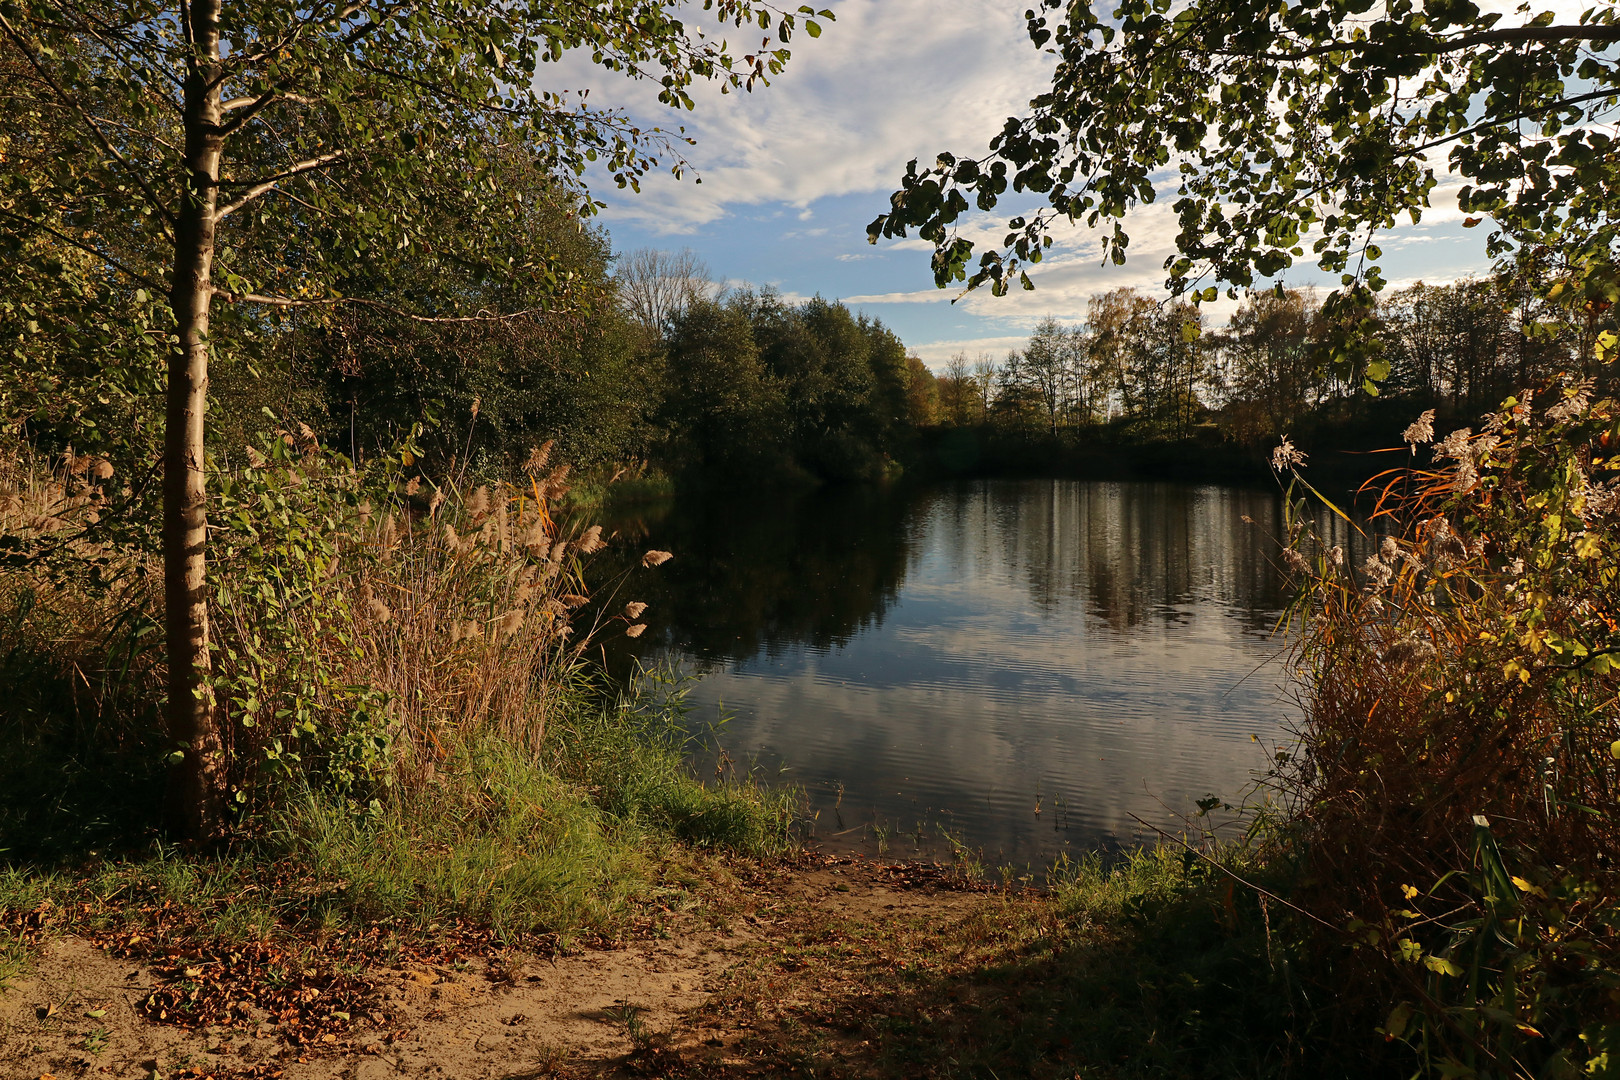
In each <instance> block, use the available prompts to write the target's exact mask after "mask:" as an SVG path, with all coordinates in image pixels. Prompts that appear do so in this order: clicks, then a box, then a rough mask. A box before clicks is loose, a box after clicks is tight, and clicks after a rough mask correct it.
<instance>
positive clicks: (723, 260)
mask: <svg viewBox="0 0 1620 1080" xmlns="http://www.w3.org/2000/svg"><path fill="white" fill-rule="evenodd" d="M827 6H828V7H830V8H831V10H832V11H833V12H834V13H835V14H836V16H837V18H836V20H835V21H833V22H831V23H827V24H825V25H824V29H823V33H822V35H821V37H820V38H819V39H817V40H812V39H811V38H809V37H808V36H806V35H804V34H803V33H801V34H799V35H798V36H797V37H796V38H795V40H794V42H793V45H792V51H793V57H792V60H791V61H790V63H789V64H788V67H787V69H786V71H785V72H784V73H783V74H782V75H780V76H779V77H776V78H774V79H773V80H772V83H771V85H770V86H769V87H768V88H765V89H761V90H756V91H755V92H754V93H752V94H735V93H733V94H728V95H723V96H722V95H721V94H720V93H719V92H718V91H717V90H716V89H713V88H700V89H699V90H698V91H697V92H695V93H694V95H693V96H694V97H695V98H696V100H697V107H696V108H695V109H694V110H693V111H691V112H682V113H679V114H676V113H674V112H673V111H672V110H670V109H667V108H664V107H662V106H659V105H658V104H657V102H656V100H655V98H654V90H653V89H648V88H646V87H638V86H636V85H635V84H632V83H629V82H620V83H618V84H617V85H614V84H612V83H609V82H604V79H611V78H612V77H611V76H604V74H603V73H602V72H601V71H599V70H597V69H592V68H590V67H589V66H588V65H585V64H570V63H569V62H568V61H566V60H565V63H564V65H563V67H562V68H561V69H560V70H559V71H558V72H557V73H558V74H559V75H560V76H562V78H563V80H564V85H565V86H566V85H567V79H569V78H570V77H572V78H574V79H576V80H577V81H578V84H579V86H595V87H597V88H598V91H597V93H593V95H592V99H593V102H594V103H597V104H613V105H617V106H621V107H623V108H625V109H626V110H627V111H628V112H629V113H630V114H631V115H632V116H633V117H634V118H636V119H637V120H639V121H642V122H644V123H649V124H658V125H660V126H663V127H666V128H671V127H673V126H675V125H682V126H684V128H685V133H686V134H687V135H688V136H690V137H692V138H693V139H695V140H696V145H695V146H691V147H687V148H685V157H686V160H687V161H688V162H689V163H690V165H691V166H692V170H691V171H689V172H687V173H686V177H685V179H681V180H677V179H675V178H674V177H672V176H670V175H668V174H667V173H660V174H657V175H654V176H651V177H649V178H647V179H646V180H644V181H643V183H642V190H641V192H640V193H639V194H636V193H632V192H629V191H620V190H618V189H616V188H614V187H613V185H612V183H611V182H607V183H605V184H604V183H601V182H597V183H596V184H595V187H594V190H593V193H594V194H595V196H596V197H597V198H599V199H601V200H602V201H604V202H606V203H607V204H608V205H607V207H606V209H605V210H604V211H602V213H601V216H600V218H599V220H600V222H601V223H602V224H604V225H605V226H606V227H607V228H608V230H609V232H610V233H611V236H612V241H613V247H614V249H615V250H616V251H621V252H624V251H631V250H634V249H636V248H642V247H652V248H662V249H666V250H679V249H682V248H690V249H692V250H693V251H694V252H696V253H697V254H698V255H699V256H700V257H701V258H702V259H703V261H704V262H705V263H706V264H707V265H708V267H709V270H710V272H711V274H712V275H713V276H714V277H715V279H716V280H720V281H725V282H728V283H731V284H739V285H740V284H745V283H746V284H752V285H771V286H774V287H775V288H776V289H778V290H779V291H781V292H782V293H783V294H784V295H786V296H788V297H790V298H808V297H811V296H815V295H820V296H823V297H825V298H828V299H837V300H841V301H843V302H844V303H846V304H848V305H849V306H850V307H851V308H853V309H856V310H858V311H863V312H866V313H868V314H870V315H874V316H876V317H878V318H880V319H882V320H883V322H884V323H885V324H887V325H888V326H889V327H890V328H891V329H893V330H894V331H895V332H896V333H897V334H899V336H900V338H901V339H902V340H903V341H904V342H905V343H906V345H907V346H908V347H909V348H910V349H911V350H912V351H913V352H915V353H916V354H917V355H919V356H921V357H922V358H923V360H924V361H926V362H927V363H928V364H929V366H930V367H933V368H935V369H936V370H938V369H939V368H940V367H942V366H943V364H944V363H945V361H946V360H947V359H948V358H949V357H950V356H951V355H953V354H954V353H957V352H964V353H966V354H967V356H968V357H969V359H970V360H971V359H974V358H976V357H977V355H978V354H979V353H981V352H983V353H989V354H990V355H992V356H993V357H995V358H996V359H998V360H999V359H1001V358H1002V357H1004V356H1005V354H1006V352H1007V350H1008V349H1011V348H1018V347H1020V346H1021V345H1022V344H1023V342H1024V340H1025V339H1026V338H1027V336H1028V334H1029V331H1030V329H1031V328H1032V327H1033V326H1034V324H1035V323H1036V322H1037V321H1039V320H1040V319H1041V318H1042V317H1043V316H1047V315H1052V316H1055V317H1057V318H1059V319H1060V320H1063V321H1078V320H1079V319H1081V318H1082V317H1083V316H1084V313H1085V307H1086V300H1087V298H1088V297H1090V296H1092V295H1094V294H1096V293H1099V292H1103V291H1106V290H1108V289H1112V288H1117V287H1120V286H1124V285H1130V286H1136V287H1138V288H1141V289H1144V290H1146V291H1149V292H1151V293H1154V294H1155V295H1164V290H1163V282H1164V277H1165V273H1164V269H1163V266H1164V260H1165V256H1166V255H1168V254H1169V253H1170V252H1171V251H1172V250H1173V246H1174V243H1173V242H1174V236H1175V232H1176V229H1175V218H1174V215H1173V213H1172V212H1171V210H1170V206H1169V204H1170V202H1171V201H1172V200H1171V199H1169V198H1161V199H1160V200H1159V201H1157V202H1156V203H1154V204H1152V205H1150V206H1146V207H1142V208H1140V209H1138V210H1136V211H1135V212H1133V213H1132V214H1131V216H1130V217H1129V218H1128V219H1127V222H1126V227H1127V231H1128V232H1129V233H1130V234H1131V246H1130V258H1129V261H1128V262H1127V263H1126V264H1125V265H1124V266H1122V267H1116V266H1112V265H1105V264H1104V262H1103V260H1102V257H1101V248H1100V245H1099V244H1098V241H1097V238H1096V237H1095V236H1093V235H1091V234H1089V233H1087V232H1085V231H1084V230H1083V229H1080V228H1075V229H1073V230H1072V231H1069V232H1066V233H1061V234H1058V235H1057V239H1056V243H1055V245H1054V247H1053V249H1052V251H1051V252H1050V253H1049V254H1048V256H1047V258H1046V260H1045V261H1044V262H1043V263H1042V264H1041V265H1040V266H1037V267H1034V268H1032V269H1031V273H1030V276H1031V278H1033V280H1034V282H1035V286H1036V288H1035V291H1033V292H1024V291H1021V290H1014V291H1013V292H1011V293H1010V294H1009V295H1007V296H1004V297H994V296H991V295H990V292H989V290H988V289H981V290H977V291H975V292H974V293H971V294H969V295H967V296H965V297H962V298H961V299H959V300H957V301H956V302H955V303H953V302H952V300H953V298H956V297H957V296H958V293H959V290H956V289H947V290H941V289H937V288H935V287H934V280H933V273H932V271H931V270H930V268H929V252H930V251H931V246H930V245H929V244H927V243H925V242H922V241H919V240H917V239H916V238H915V237H913V238H911V239H909V240H904V241H892V240H891V241H880V242H879V244H878V245H876V246H873V245H870V244H868V243H867V239H866V226H867V224H868V223H869V222H870V221H871V220H872V219H873V218H874V217H876V216H877V215H878V214H880V213H882V212H883V211H884V210H885V209H886V208H887V206H888V197H889V194H890V193H891V192H892V191H894V190H895V189H896V188H897V187H898V186H899V181H900V178H901V176H902V175H903V174H904V172H905V168H906V163H907V162H908V161H909V160H911V159H912V158H919V159H921V160H922V161H924V162H930V161H932V160H933V159H934V157H935V156H936V155H937V154H938V153H939V152H940V151H942V150H950V151H952V152H954V153H971V154H972V155H973V156H980V155H982V154H983V152H984V150H985V148H986V146H987V144H988V142H989V139H990V138H991V137H992V136H993V135H994V134H995V132H996V131H998V130H999V129H1000V127H1001V125H1002V123H1003V122H1004V121H1005V119H1006V118H1007V117H1008V116H1012V115H1017V114H1020V113H1022V112H1023V111H1024V106H1025V105H1026V103H1027V102H1028V100H1029V99H1030V98H1031V97H1033V96H1035V95H1036V94H1038V93H1040V92H1041V90H1042V89H1043V87H1044V86H1045V85H1046V83H1047V80H1048V79H1049V76H1050V72H1051V60H1050V59H1049V58H1048V57H1047V56H1045V55H1044V54H1042V53H1041V52H1039V51H1037V50H1036V49H1035V48H1034V47H1033V46H1031V45H1030V43H1029V40H1028V38H1027V37H1026V36H1025V31H1024V20H1023V12H1024V6H1025V5H1024V4H1022V3H1010V2H1008V0H830V2H828V3H827ZM694 15H695V16H696V13H694ZM568 88H570V89H574V88H578V87H574V86H569V87H568ZM603 92H605V94H604V93H603ZM599 94H600V95H602V96H604V97H605V98H606V101H605V102H604V101H602V100H601V99H600V98H599V96H598V95H599ZM698 178H701V182H700V183H699V182H695V181H697V179H698ZM1456 188H1457V185H1456V184H1455V183H1444V182H1443V183H1442V185H1441V187H1440V188H1439V189H1438V190H1437V192H1436V193H1435V197H1434V199H1433V201H1434V206H1433V207H1432V208H1431V209H1430V210H1429V211H1428V212H1427V213H1425V215H1424V218H1423V221H1422V222H1421V223H1420V224H1418V225H1415V226H1412V225H1407V226H1404V227H1401V228H1398V229H1396V230H1393V231H1392V232H1390V233H1388V234H1386V237H1385V238H1384V240H1383V241H1382V247H1383V249H1384V252H1385V258H1384V260H1383V268H1384V276H1385V277H1386V278H1387V279H1389V280H1390V281H1391V283H1392V284H1394V285H1401V284H1407V283H1410V282H1412V281H1416V280H1423V281H1426V282H1429V283H1431V284H1441V283H1444V282H1447V281H1452V280H1455V279H1456V278H1459V277H1463V276H1466V275H1468V274H1470V273H1480V272H1483V271H1484V270H1486V269H1487V268H1488V265H1489V260H1487V259H1486V257H1485V252H1484V244H1485V234H1486V232H1487V230H1486V229H1484V228H1480V229H1475V230H1468V231H1465V230H1463V228H1462V225H1461V223H1462V215H1461V214H1460V213H1459V212H1458V211H1457V208H1456ZM1036 204H1037V203H1036V200H1035V199H1034V198H1033V197H1032V198H1031V199H1030V200H1029V201H1028V202H1027V203H1025V204H1020V203H1019V202H1018V201H1017V199H1016V197H1012V198H1007V199H1005V200H1004V201H1003V203H1002V205H1001V207H999V208H998V211H997V215H998V217H999V218H1000V222H1004V221H1005V218H1006V216H1008V215H1010V214H1012V213H1016V212H1018V211H1019V210H1021V209H1024V208H1025V207H1026V206H1027V207H1028V208H1033V207H1034V206H1035V205H1036ZM993 231H994V233H995V234H996V235H999V234H1000V233H1001V232H1002V231H1003V230H1002V229H1001V228H1000V224H999V223H997V224H996V227H995V228H994V230H993ZM1284 280H1285V283H1286V284H1288V285H1309V284H1317V285H1321V286H1324V287H1325V288H1331V287H1332V286H1333V285H1334V284H1336V278H1335V277H1330V276H1328V275H1324V274H1323V273H1322V272H1321V271H1320V270H1318V269H1317V268H1316V266H1315V264H1314V261H1312V260H1311V259H1309V257H1307V259H1305V260H1301V261H1300V263H1299V264H1298V265H1297V266H1296V267H1295V268H1293V269H1292V270H1290V271H1289V272H1288V275H1287V277H1286V278H1285V279H1284ZM1231 306H1232V305H1231V304H1230V303H1229V302H1225V301H1223V302H1222V303H1221V304H1220V305H1210V306H1208V307H1209V319H1210V321H1211V323H1213V324H1219V323H1222V322H1224V321H1225V318H1226V316H1227V315H1228V314H1229V313H1230V309H1231Z"/></svg>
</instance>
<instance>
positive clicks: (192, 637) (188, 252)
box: [163, 0, 226, 842]
mask: <svg viewBox="0 0 1620 1080" xmlns="http://www.w3.org/2000/svg"><path fill="white" fill-rule="evenodd" d="M220 3H221V0H192V3H191V8H190V26H189V27H188V29H189V32H190V37H191V41H192V47H193V50H194V51H193V54H192V59H191V63H190V65H189V70H188V72H187V76H186V82H185V105H184V125H185V167H186V172H187V176H186V191H185V195H184V197H183V200H182V202H181V205H180V207H179V213H178V215H177V217H176V223H175V245H174V271H173V278H172V281H171V286H170V288H171V292H170V298H169V302H170V306H171V307H172V309H173V311H174V318H175V331H176V336H177V338H178V341H177V344H176V345H175V348H174V350H173V352H172V353H171V354H170V356H169V371H168V398H167V411H166V412H167V415H166V423H165V426H164V435H163V581H164V621H165V632H166V636H167V639H168V652H169V686H168V691H169V694H168V722H169V735H170V737H171V739H173V741H174V743H175V745H176V749H178V750H179V751H180V753H181V757H180V758H179V760H178V763H177V764H176V765H175V766H174V771H173V775H172V776H171V784H170V811H171V816H172V819H173V823H174V825H175V827H177V828H178V830H179V831H180V832H181V833H182V834H183V835H184V836H185V837H186V838H187V839H189V840H191V841H193V842H202V841H206V840H208V839H209V838H210V837H211V836H212V835H213V834H214V833H216V832H217V830H218V828H219V824H220V820H221V813H222V809H223V806H224V797H225V775H226V774H225V755H224V748H223V745H222V742H221V739H220V732H219V723H218V718H217V714H216V711H215V708H214V699H213V694H212V691H211V688H210V686H209V677H208V676H209V656H208V585H207V563H206V560H205V547H206V543H207V538H208V504H207V491H206V486H205V485H206V475H205V473H204V469H203V416H204V413H205V411H206V410H207V406H208V315H209V306H210V302H211V301H212V299H213V282H212V273H213V262H214V227H215V218H214V214H215V209H216V207H217V204H218V198H219V167H220V157H221V151H222V149H223V143H224V140H223V138H222V137H221V135H220V130H219V127H220V119H221V115H222V114H221V109H220V86H219V22H220Z"/></svg>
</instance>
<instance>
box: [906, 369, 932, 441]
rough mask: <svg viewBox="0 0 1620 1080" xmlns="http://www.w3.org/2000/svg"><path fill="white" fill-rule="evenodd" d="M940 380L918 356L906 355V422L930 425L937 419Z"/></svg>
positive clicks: (919, 425) (912, 424)
mask: <svg viewBox="0 0 1620 1080" xmlns="http://www.w3.org/2000/svg"><path fill="white" fill-rule="evenodd" d="M939 414H940V381H939V380H938V379H936V378H935V377H934V373H933V372H932V371H929V370H928V365H927V364H925V363H923V362H922V358H921V357H920V356H907V357H906V423H907V424H908V425H909V426H911V427H913V428H921V427H931V426H933V425H934V424H935V423H937V422H938V421H939Z"/></svg>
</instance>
